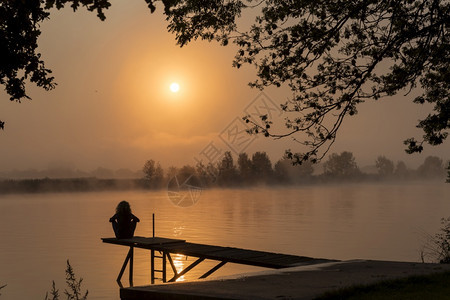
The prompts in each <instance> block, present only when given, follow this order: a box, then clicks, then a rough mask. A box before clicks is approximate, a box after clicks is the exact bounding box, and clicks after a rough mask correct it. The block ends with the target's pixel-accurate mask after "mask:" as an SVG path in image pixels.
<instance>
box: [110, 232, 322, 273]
mask: <svg viewBox="0 0 450 300" xmlns="http://www.w3.org/2000/svg"><path fill="white" fill-rule="evenodd" d="M102 240H103V242H104V243H111V244H117V245H123V246H130V247H136V248H143V249H149V250H156V251H164V252H167V253H172V254H182V255H186V256H191V257H198V258H204V259H210V260H217V261H223V262H231V263H237V264H244V265H251V266H258V267H267V268H274V269H280V268H287V267H291V266H295V265H300V264H313V263H322V262H326V261H331V260H325V259H316V258H311V257H306V256H296V255H289V254H281V253H273V252H266V251H256V250H249V249H242V248H234V247H223V246H214V245H206V244H198V243H190V242H186V241H185V240H180V239H170V238H162V237H152V238H146V237H133V238H131V239H116V238H102Z"/></svg>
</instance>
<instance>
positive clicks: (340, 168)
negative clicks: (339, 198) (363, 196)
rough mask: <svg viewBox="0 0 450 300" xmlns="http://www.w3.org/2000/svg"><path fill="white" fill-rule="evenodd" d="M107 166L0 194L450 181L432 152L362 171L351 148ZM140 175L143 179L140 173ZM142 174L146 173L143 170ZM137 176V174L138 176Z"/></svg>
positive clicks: (24, 183) (7, 187)
mask: <svg viewBox="0 0 450 300" xmlns="http://www.w3.org/2000/svg"><path fill="white" fill-rule="evenodd" d="M107 171H108V170H107V169H102V168H99V169H97V170H96V173H97V174H98V175H99V176H98V177H92V176H91V177H79V178H49V177H45V178H41V179H4V180H0V194H7V193H45V192H90V191H119V190H135V189H161V188H167V186H168V183H169V181H170V180H172V179H173V178H175V176H178V179H179V180H185V179H186V178H189V177H190V176H195V177H196V178H197V179H198V182H200V183H201V185H202V186H203V187H251V186H258V185H304V184H316V183H332V182H346V181H355V182H363V181H384V180H429V179H430V180H431V179H439V180H443V178H444V177H445V175H446V173H447V181H448V182H449V181H450V162H447V167H444V162H443V161H442V159H440V158H439V157H436V156H428V157H426V158H425V160H424V162H423V163H422V164H421V165H420V166H419V167H418V168H417V169H411V168H408V167H407V166H406V164H405V163H404V162H403V161H398V162H396V163H394V161H392V160H391V159H389V158H387V157H386V156H382V155H380V156H378V157H377V158H376V160H375V162H374V168H373V169H372V170H370V171H363V170H361V169H360V168H359V166H358V164H357V163H356V160H355V157H354V156H353V153H352V152H349V151H344V152H342V153H339V154H338V153H332V154H331V155H329V156H328V158H327V160H326V161H325V162H323V163H322V164H313V163H311V162H309V161H306V162H304V163H302V164H301V165H293V164H292V161H291V160H290V159H288V158H281V159H279V160H277V161H276V162H275V164H273V163H272V161H271V160H270V158H269V156H268V155H267V153H266V152H264V151H258V152H255V153H253V154H252V155H251V156H250V155H249V154H247V153H245V152H242V153H240V154H239V155H238V156H237V158H236V157H234V156H233V155H232V153H231V152H229V151H228V152H225V153H224V155H223V157H222V158H221V159H220V160H219V161H218V162H217V163H214V164H212V163H209V164H206V165H205V164H202V163H198V164H197V165H185V166H183V167H180V168H177V167H173V166H172V167H169V168H167V169H166V170H164V169H163V168H162V166H161V164H160V163H159V162H156V161H154V160H152V159H150V160H147V161H146V162H145V164H144V166H143V168H142V172H131V171H130V172H127V174H130V176H131V175H132V177H131V178H105V176H107V175H108V174H110V175H113V174H114V173H113V172H109V171H108V172H107ZM136 174H141V175H138V176H140V178H136V177H137V176H136ZM142 174H143V175H142ZM133 177H134V178H133Z"/></svg>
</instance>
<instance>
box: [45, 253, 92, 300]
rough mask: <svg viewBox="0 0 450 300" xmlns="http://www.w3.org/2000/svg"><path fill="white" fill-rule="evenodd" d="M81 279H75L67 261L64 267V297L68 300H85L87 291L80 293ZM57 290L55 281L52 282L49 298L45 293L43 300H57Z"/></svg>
mask: <svg viewBox="0 0 450 300" xmlns="http://www.w3.org/2000/svg"><path fill="white" fill-rule="evenodd" d="M82 282H83V278H80V279H77V278H76V276H75V272H74V270H73V267H72V266H71V265H70V262H69V260H67V266H66V284H67V287H68V289H65V290H64V295H65V296H66V297H67V299H68V300H86V299H87V296H88V293H89V291H88V290H86V292H83V291H82V288H81V285H82ZM59 299H60V298H59V290H58V289H57V288H56V284H55V281H53V282H52V289H51V290H50V296H49V293H48V292H47V293H46V295H45V300H59Z"/></svg>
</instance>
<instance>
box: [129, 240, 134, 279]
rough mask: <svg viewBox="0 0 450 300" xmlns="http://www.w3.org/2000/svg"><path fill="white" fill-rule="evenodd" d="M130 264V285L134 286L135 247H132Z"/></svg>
mask: <svg viewBox="0 0 450 300" xmlns="http://www.w3.org/2000/svg"><path fill="white" fill-rule="evenodd" d="M129 252H130V261H129V262H130V264H129V266H128V270H129V271H130V274H129V279H130V286H133V260H134V247H130V251H129Z"/></svg>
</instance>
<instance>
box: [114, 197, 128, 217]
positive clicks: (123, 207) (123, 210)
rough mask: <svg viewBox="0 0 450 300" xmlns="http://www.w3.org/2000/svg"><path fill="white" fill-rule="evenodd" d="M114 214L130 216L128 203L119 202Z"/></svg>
mask: <svg viewBox="0 0 450 300" xmlns="http://www.w3.org/2000/svg"><path fill="white" fill-rule="evenodd" d="M116 214H119V215H131V207H130V203H128V202H127V201H125V200H124V201H120V203H119V204H118V205H117V207H116Z"/></svg>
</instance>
